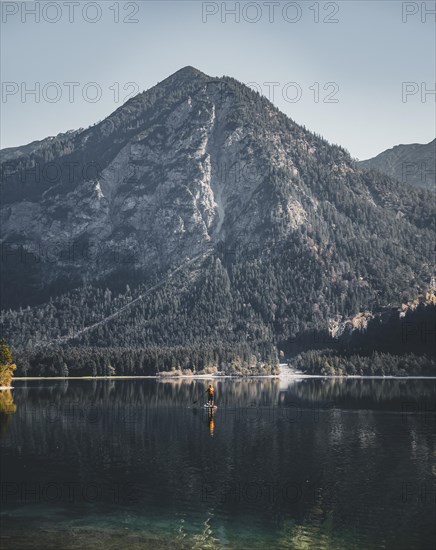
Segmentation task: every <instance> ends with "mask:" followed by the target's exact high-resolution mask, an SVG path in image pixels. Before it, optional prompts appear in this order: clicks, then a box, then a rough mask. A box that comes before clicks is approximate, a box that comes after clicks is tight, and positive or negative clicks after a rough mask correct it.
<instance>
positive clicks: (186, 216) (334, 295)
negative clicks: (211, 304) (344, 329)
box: [1, 67, 434, 330]
mask: <svg viewBox="0 0 436 550" xmlns="http://www.w3.org/2000/svg"><path fill="white" fill-rule="evenodd" d="M1 161H2V173H3V176H4V185H3V188H2V199H3V200H2V209H1V224H2V239H3V252H4V255H3V267H4V270H5V274H6V277H5V282H4V283H3V296H4V298H3V299H4V300H6V302H5V304H4V305H5V306H6V307H13V308H14V307H17V306H19V305H21V306H25V305H27V304H28V303H35V302H39V303H43V302H45V301H46V300H48V299H49V298H50V297H55V296H59V295H62V294H65V293H67V292H69V291H70V290H72V289H74V288H80V287H81V286H82V285H83V284H84V283H87V284H91V285H94V286H96V287H99V288H105V286H106V285H109V286H110V283H109V282H108V281H110V282H111V283H113V282H114V280H115V281H116V282H117V284H118V286H120V285H124V287H125V284H130V285H132V284H137V283H138V281H139V282H144V283H145V282H146V281H154V282H155V281H156V280H157V279H158V278H159V277H160V276H161V275H162V274H165V273H168V272H170V271H171V270H173V269H175V268H177V267H179V266H183V265H184V264H186V262H188V261H192V259H195V258H198V261H197V262H196V263H195V268H196V270H197V271H196V275H195V274H194V275H193V276H192V277H193V279H192V281H194V280H199V279H201V277H202V274H203V275H204V274H205V273H206V272H207V268H206V267H205V264H204V262H205V261H206V260H207V258H210V257H211V255H213V256H214V257H219V260H220V265H222V266H223V269H224V270H225V271H226V274H225V277H228V279H229V281H228V285H229V287H228V288H227V286H226V293H227V295H226V296H227V297H226V300H228V303H232V302H234V303H235V304H236V303H239V302H238V300H242V301H243V303H244V307H246V306H247V304H249V305H250V307H252V308H254V310H256V312H257V313H256V315H261V316H264V317H265V316H266V317H268V316H269V317H272V319H275V321H274V322H276V321H277V319H280V318H282V321H283V319H284V321H283V322H287V321H289V319H290V318H291V317H292V311H294V317H295V315H296V314H297V313H298V308H297V309H295V307H294V310H293V304H295V301H299V302H301V303H302V304H304V308H305V310H306V311H307V312H309V313H308V318H310V317H314V318H318V319H321V320H324V321H326V320H327V318H328V316H329V315H330V314H331V313H332V312H336V313H338V312H339V313H353V312H358V311H359V309H361V308H366V307H371V304H373V303H374V302H377V303H379V304H380V303H383V302H386V303H387V302H388V301H389V300H390V299H391V298H392V296H399V295H400V294H401V292H408V293H409V294H411V295H412V296H414V295H415V294H417V293H419V292H420V291H422V290H423V289H424V288H425V287H426V285H427V284H428V281H429V280H430V277H431V274H432V268H433V265H432V264H433V258H432V251H431V245H430V244H429V243H430V242H432V238H433V236H434V220H433V213H434V212H433V208H432V205H431V201H430V200H429V195H427V194H426V192H425V191H410V190H409V189H407V188H406V187H405V186H402V185H401V184H399V183H397V182H396V181H394V180H391V179H390V178H388V177H384V176H382V175H381V174H378V175H377V174H370V173H366V172H363V171H361V170H360V169H359V167H358V166H357V165H356V164H355V162H354V161H353V160H352V159H351V158H350V156H349V155H348V153H347V152H346V151H345V150H344V149H342V148H341V147H338V146H332V145H330V144H329V143H327V142H326V141H325V140H323V139H322V138H321V137H319V136H317V135H314V134H312V133H310V132H308V131H307V130H305V129H304V128H302V127H300V126H298V125H297V124H295V123H294V122H293V121H292V120H290V119H288V118H287V117H286V116H285V115H283V114H282V113H280V112H279V111H278V110H277V109H276V108H275V107H274V106H273V105H272V104H271V103H270V102H269V101H268V100H267V99H266V98H264V97H261V96H259V95H258V94H257V93H255V92H253V91H252V90H250V89H248V88H247V87H245V86H244V85H242V84H240V83H238V82H237V81H235V80H233V79H231V78H228V77H223V78H219V79H218V78H211V77H208V76H207V75H205V74H203V73H201V72H199V71H197V70H196V69H193V68H192V67H186V68H184V69H182V70H180V71H178V72H177V73H175V74H174V75H172V76H170V77H169V78H167V79H166V80H165V81H163V82H161V83H159V84H158V85H157V86H155V87H154V88H152V89H150V90H148V91H146V92H144V93H142V94H140V95H138V96H136V97H135V98H133V99H131V100H129V101H128V102H127V103H126V104H125V105H123V106H122V107H120V108H119V109H118V110H117V111H115V112H114V113H113V114H112V115H110V116H109V117H108V118H107V119H105V120H104V121H103V122H101V123H99V124H97V125H95V126H93V127H91V128H88V129H87V130H81V131H76V132H69V133H67V134H62V135H59V136H57V137H56V138H49V139H47V140H44V141H42V142H36V143H35V144H29V145H28V146H25V147H23V148H14V149H8V150H4V151H2V152H1ZM214 269H215V268H214ZM220 269H222V268H220ZM270 269H271V270H278V271H280V272H281V274H280V275H278V276H277V278H276V279H275V280H274V281H271V279H270V277H271V276H273V277H274V275H271V272H270V271H269V270H270ZM205 270H206V271H205ZM253 270H254V271H253ZM256 270H263V271H262V276H261V275H260V272H259V273H258V274H257V275H255V272H256V273H257V271H256ZM220 273H221V271H220ZM223 277H224V275H223ZM206 278H207V277H206ZM226 280H227V279H226ZM267 280H268V282H266V281H267ZM391 280H392V281H395V282H394V283H392V282H391ZM150 284H151V283H150ZM184 284H185V283H184ZM192 284H194V283H192ZM225 285H227V283H225ZM265 285H271V288H274V292H273V293H272V294H273V295H271V296H270V295H269V294H270V293H269V292H266V290H265ZM243 288H246V289H249V291H248V292H247V293H246V294H245V295H244V296H243V298H242V297H241V296H242V294H243ZM266 295H268V298H267V299H266V298H265V296H266ZM5 296H6V298H5ZM229 296H230V298H229ZM353 297H354V298H353ZM264 300H267V302H266V303H263V301H264ZM261 302H262V304H261ZM279 303H281V304H285V306H283V307H281V306H279ZM229 307H230V306H229ZM235 307H236V306H235ZM238 307H239V306H238ZM241 307H242V305H241ZM281 309H282V310H283V311H282V312H281V313H280V310H281ZM345 310H346V311H345ZM235 315H237V314H236V313H235ZM280 316H281V317H280ZM297 316H298V315H297ZM282 321H280V323H281V322H282ZM280 330H281V329H280Z"/></svg>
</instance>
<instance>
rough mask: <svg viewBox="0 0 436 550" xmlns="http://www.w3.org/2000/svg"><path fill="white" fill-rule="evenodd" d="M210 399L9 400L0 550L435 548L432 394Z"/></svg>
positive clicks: (60, 389)
mask: <svg viewBox="0 0 436 550" xmlns="http://www.w3.org/2000/svg"><path fill="white" fill-rule="evenodd" d="M206 384H207V381H198V380H197V381H172V382H171V381H165V382H158V381H156V380H117V381H112V380H99V381H95V380H93V381H81V380H74V381H65V382H63V381H32V382H30V381H29V382H24V381H23V382H21V381H16V382H15V387H14V389H13V390H12V395H11V394H9V395H8V393H7V392H2V396H1V399H2V401H1V403H0V405H1V407H0V410H1V411H2V412H1V414H0V417H1V424H0V429H1V447H2V448H1V533H2V535H1V537H2V538H1V548H2V549H4V550H6V549H18V550H24V549H26V548H29V549H30V548H34V549H42V548H44V549H50V548H53V549H55V548H56V550H58V549H70V548H86V549H94V548H95V549H97V548H102V549H103V548H104V549H112V548H114V549H115V548H116V549H117V550H118V549H120V548H133V549H136V548H137V549H139V548H141V549H153V550H156V549H160V548H171V549H173V550H176V549H218V548H223V549H228V550H230V549H231V550H234V549H244V550H245V549H247V550H248V549H250V550H257V549H265V548H267V549H312V548H313V549H321V550H322V549H329V550H330V549H344V550H352V549H372V548H374V549H378V548H392V549H395V550H400V549H405V550H406V549H407V550H411V549H423V550H431V549H433V548H435V543H436V539H435V536H436V531H435V525H434V518H435V476H436V436H435V413H434V408H435V407H434V404H435V395H436V394H435V382H434V381H430V380H343V381H341V380H316V379H312V380H300V381H292V382H289V381H288V382H284V381H279V380H276V379H258V380H222V381H219V382H216V384H215V385H216V388H217V401H218V405H219V407H218V410H217V411H216V413H215V414H214V415H213V416H210V415H208V413H207V411H205V410H204V409H203V407H202V404H203V403H204V393H203V392H204V390H205V388H206ZM199 397H200V399H199V401H198V403H193V402H194V401H195V400H197V399H198V398H199Z"/></svg>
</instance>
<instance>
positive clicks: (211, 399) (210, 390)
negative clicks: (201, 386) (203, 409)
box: [206, 384, 215, 407]
mask: <svg viewBox="0 0 436 550" xmlns="http://www.w3.org/2000/svg"><path fill="white" fill-rule="evenodd" d="M206 393H207V404H208V406H209V407H213V406H214V393H215V388H214V387H213V386H212V384H209V387H208V388H207V390H206Z"/></svg>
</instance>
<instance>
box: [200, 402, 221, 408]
mask: <svg viewBox="0 0 436 550" xmlns="http://www.w3.org/2000/svg"><path fill="white" fill-rule="evenodd" d="M203 407H204V408H205V409H217V408H218V407H217V406H216V405H213V407H212V406H211V405H207V404H206V403H205V404H204V405H203Z"/></svg>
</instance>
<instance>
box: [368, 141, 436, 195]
mask: <svg viewBox="0 0 436 550" xmlns="http://www.w3.org/2000/svg"><path fill="white" fill-rule="evenodd" d="M359 166H361V167H362V168H367V169H374V170H379V171H380V172H382V173H383V174H387V175H388V176H391V177H393V178H396V179H397V180H399V181H402V182H403V183H406V184H408V185H413V187H422V188H424V189H430V190H431V191H436V139H434V140H433V141H431V142H430V143H425V144H421V143H411V144H408V145H396V146H395V147H392V149H387V150H386V151H383V153H380V154H379V155H377V156H376V157H374V158H371V159H368V160H362V161H360V162H359Z"/></svg>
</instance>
